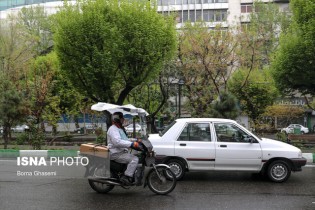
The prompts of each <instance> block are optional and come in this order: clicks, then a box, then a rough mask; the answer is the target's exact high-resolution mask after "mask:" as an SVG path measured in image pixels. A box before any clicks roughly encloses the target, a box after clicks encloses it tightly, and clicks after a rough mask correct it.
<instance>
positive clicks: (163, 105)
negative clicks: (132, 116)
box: [127, 60, 179, 133]
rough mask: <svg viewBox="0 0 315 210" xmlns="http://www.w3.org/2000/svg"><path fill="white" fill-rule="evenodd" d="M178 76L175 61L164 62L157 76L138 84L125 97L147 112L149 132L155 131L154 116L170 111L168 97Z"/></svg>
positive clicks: (160, 115)
mask: <svg viewBox="0 0 315 210" xmlns="http://www.w3.org/2000/svg"><path fill="white" fill-rule="evenodd" d="M178 78H179V75H178V70H177V68H176V61H175V60H172V61H169V62H167V63H165V65H164V67H163V69H162V70H161V72H160V73H159V75H158V77H157V78H155V79H154V80H151V81H149V82H147V83H145V84H143V85H139V86H138V87H136V88H135V89H133V91H131V93H130V94H129V95H128V97H127V101H128V102H129V103H132V104H134V105H135V106H137V107H143V108H144V109H145V110H146V111H147V112H148V113H149V121H150V122H149V124H150V125H151V132H154V133H157V128H156V123H155V122H156V121H155V120H156V118H157V117H164V116H165V115H167V114H168V113H169V112H170V111H169V108H170V106H169V105H170V103H169V98H170V97H171V96H174V95H176V94H177V90H176V93H174V86H176V85H177V84H176V83H175V82H176V81H177V80H178Z"/></svg>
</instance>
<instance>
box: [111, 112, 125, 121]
mask: <svg viewBox="0 0 315 210" xmlns="http://www.w3.org/2000/svg"><path fill="white" fill-rule="evenodd" d="M121 119H124V114H123V113H122V112H115V113H114V114H113V116H112V120H113V121H114V122H116V123H121V121H120V120H121Z"/></svg>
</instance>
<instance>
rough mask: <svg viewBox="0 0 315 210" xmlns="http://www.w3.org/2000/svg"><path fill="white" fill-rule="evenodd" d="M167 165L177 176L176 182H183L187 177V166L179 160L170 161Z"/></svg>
mask: <svg viewBox="0 0 315 210" xmlns="http://www.w3.org/2000/svg"><path fill="white" fill-rule="evenodd" d="M166 164H167V165H168V166H169V167H170V168H171V170H172V172H173V173H174V174H175V176H176V180H181V179H182V178H183V177H184V175H185V165H184V163H183V162H182V161H180V160H178V159H170V160H168V161H167V162H166Z"/></svg>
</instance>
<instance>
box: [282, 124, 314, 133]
mask: <svg viewBox="0 0 315 210" xmlns="http://www.w3.org/2000/svg"><path fill="white" fill-rule="evenodd" d="M294 129H299V130H300V131H301V134H304V133H308V132H309V130H308V128H306V127H304V126H303V125H300V124H291V125H289V126H288V127H286V128H282V129H281V132H285V133H288V134H289V133H294Z"/></svg>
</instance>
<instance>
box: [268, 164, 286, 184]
mask: <svg viewBox="0 0 315 210" xmlns="http://www.w3.org/2000/svg"><path fill="white" fill-rule="evenodd" d="M267 175H268V177H269V179H270V180H271V181H273V182H278V183H280V182H285V181H286V180H287V179H288V178H289V177H290V175H291V168H290V166H289V164H288V163H287V162H286V161H284V160H275V161H273V162H272V163H270V165H269V166H268V170H267Z"/></svg>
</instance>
